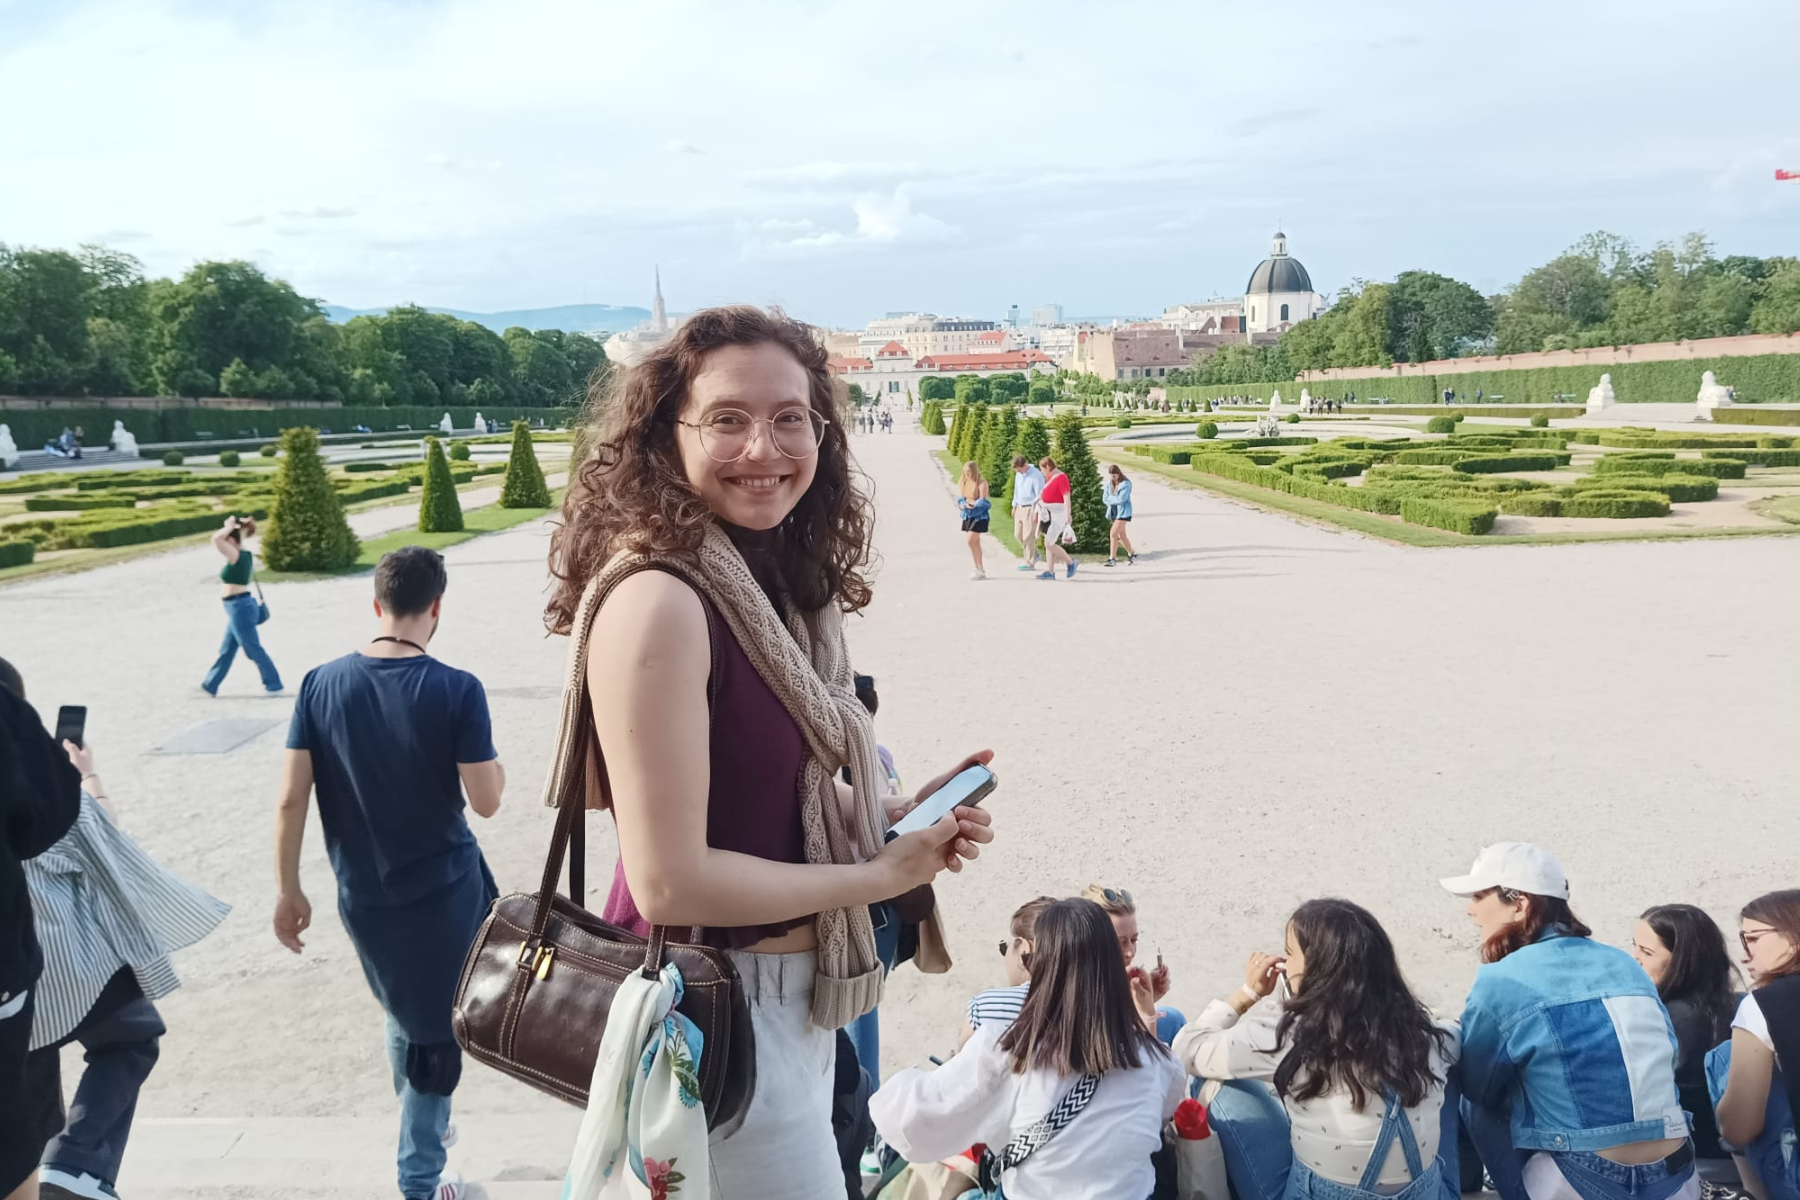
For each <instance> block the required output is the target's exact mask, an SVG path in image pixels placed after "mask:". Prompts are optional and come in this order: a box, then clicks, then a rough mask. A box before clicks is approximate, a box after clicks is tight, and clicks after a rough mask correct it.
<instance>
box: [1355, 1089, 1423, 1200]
mask: <svg viewBox="0 0 1800 1200" xmlns="http://www.w3.org/2000/svg"><path fill="white" fill-rule="evenodd" d="M1396 1136H1398V1137H1399V1139H1400V1152H1401V1153H1402V1154H1404V1155H1406V1171H1407V1175H1408V1177H1409V1181H1410V1180H1412V1179H1417V1178H1418V1177H1419V1176H1420V1175H1422V1174H1424V1172H1425V1164H1424V1162H1423V1161H1422V1160H1421V1159H1420V1158H1419V1139H1418V1138H1417V1137H1416V1136H1414V1134H1413V1127H1412V1122H1411V1121H1409V1120H1407V1119H1406V1110H1405V1109H1404V1108H1401V1107H1400V1097H1398V1096H1396V1095H1395V1094H1394V1093H1392V1092H1389V1093H1388V1095H1387V1110H1386V1111H1385V1112H1383V1113H1382V1115H1381V1132H1380V1133H1379V1134H1377V1135H1376V1138H1375V1149H1373V1150H1372V1151H1370V1152H1369V1165H1368V1166H1366V1167H1364V1168H1363V1174H1362V1182H1361V1183H1360V1184H1358V1185H1357V1186H1358V1187H1359V1188H1361V1190H1363V1191H1365V1192H1373V1191H1374V1190H1375V1189H1376V1187H1377V1186H1379V1185H1380V1183H1381V1170H1382V1168H1383V1167H1385V1166H1387V1158H1388V1151H1389V1150H1391V1149H1393V1146H1394V1138H1395V1137H1396Z"/></svg>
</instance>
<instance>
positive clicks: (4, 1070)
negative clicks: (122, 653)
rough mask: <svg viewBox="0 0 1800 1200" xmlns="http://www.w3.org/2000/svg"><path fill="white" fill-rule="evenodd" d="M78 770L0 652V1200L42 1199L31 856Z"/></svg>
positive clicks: (66, 810)
mask: <svg viewBox="0 0 1800 1200" xmlns="http://www.w3.org/2000/svg"><path fill="white" fill-rule="evenodd" d="M80 776H81V772H80V771H78V770H76V768H75V766H74V764H72V763H71V762H70V761H69V756H68V754H67V752H66V751H64V750H63V748H62V747H61V746H60V745H58V744H57V743H56V742H55V741H54V740H52V738H51V737H50V734H49V733H48V732H46V731H45V729H44V725H43V722H42V721H41V720H40V719H39V717H38V714H37V710H36V709H34V708H32V707H31V705H30V704H28V703H26V700H25V683H24V680H22V679H21V678H20V677H19V673H18V671H16V670H15V669H14V668H13V665H12V664H11V663H9V662H7V661H6V660H5V659H0V1200H37V1195H38V1179H37V1170H38V1158H39V1156H40V1155H41V1154H42V1153H43V1150H44V1142H45V1136H37V1133H38V1131H39V1129H40V1128H41V1126H40V1114H39V1113H38V1112H37V1111H36V1110H35V1107H34V1105H33V1104H32V1103H31V1098H30V1095H29V1091H28V1089H27V1087H26V1061H27V1056H28V1055H29V1053H30V1050H31V1030H32V1023H33V1020H34V1018H35V1016H36V1008H37V985H38V980H39V978H40V976H41V975H42V973H43V969H44V952H43V946H42V944H41V943H40V942H39V940H38V936H37V926H36V922H35V920H34V916H33V912H32V903H31V891H30V888H29V886H28V885H27V884H26V881H25V866H24V864H25V862H26V861H27V860H30V859H34V858H36V857H37V856H38V855H40V854H42V853H44V852H45V851H46V850H48V849H50V847H52V846H54V845H55V844H56V843H57V842H58V841H59V840H61V838H62V837H63V835H64V834H66V833H68V832H69V829H70V827H71V826H73V825H74V824H75V819H76V817H78V816H79V815H80V813H81V778H80ZM46 1136H47V1135H46Z"/></svg>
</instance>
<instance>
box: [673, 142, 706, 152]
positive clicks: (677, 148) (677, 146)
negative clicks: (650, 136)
mask: <svg viewBox="0 0 1800 1200" xmlns="http://www.w3.org/2000/svg"><path fill="white" fill-rule="evenodd" d="M663 149H665V150H667V151H668V152H669V153H670V154H705V153H706V151H704V150H702V149H701V148H700V147H698V146H696V145H694V143H692V142H683V141H671V142H664V143H663Z"/></svg>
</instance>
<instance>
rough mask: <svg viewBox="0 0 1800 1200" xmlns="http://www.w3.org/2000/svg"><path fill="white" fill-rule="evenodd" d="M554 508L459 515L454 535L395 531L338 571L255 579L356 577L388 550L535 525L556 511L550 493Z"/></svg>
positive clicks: (558, 499)
mask: <svg viewBox="0 0 1800 1200" xmlns="http://www.w3.org/2000/svg"><path fill="white" fill-rule="evenodd" d="M550 498H551V500H552V501H554V504H553V505H552V506H551V507H550V508H501V507H500V506H499V505H498V504H490V505H488V506H486V507H485V508H476V509H469V510H467V511H465V512H464V513H463V527H462V529H460V530H458V531H457V532H455V533H420V532H419V531H418V530H417V529H396V530H394V531H393V532H392V533H384V534H382V535H381V536H380V537H376V538H368V539H366V540H365V541H364V542H363V544H362V549H361V550H359V551H358V552H357V555H356V561H355V562H354V563H352V564H350V565H349V566H348V567H345V568H344V569H343V570H341V571H268V570H265V571H263V572H261V574H260V575H259V578H261V579H262V580H263V581H264V582H265V583H276V582H282V583H285V582H290V581H293V580H307V579H329V578H331V577H332V576H336V575H356V574H359V573H361V572H363V571H373V570H374V569H375V564H376V563H378V562H380V561H381V556H382V555H384V554H386V553H387V552H388V551H390V550H398V549H400V547H402V546H429V547H431V548H432V549H433V550H443V549H445V548H446V547H449V546H455V545H457V544H459V543H462V542H466V541H468V540H469V539H470V538H477V537H480V536H481V535H482V534H484V533H499V532H500V531H501V530H503V529H511V528H513V527H514V526H517V525H523V524H525V523H526V522H528V521H535V520H537V519H538V518H539V517H542V516H544V515H546V514H548V513H553V512H555V511H556V509H557V507H559V506H560V505H561V504H562V493H561V492H560V491H558V492H553V493H551V497H550Z"/></svg>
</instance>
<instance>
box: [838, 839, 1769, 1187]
mask: <svg viewBox="0 0 1800 1200" xmlns="http://www.w3.org/2000/svg"><path fill="white" fill-rule="evenodd" d="M1443 884H1444V886H1445V887H1446V888H1447V889H1448V890H1449V891H1451V892H1452V893H1454V894H1456V895H1458V896H1462V897H1465V898H1466V899H1467V902H1468V907H1467V912H1468V915H1469V917H1470V918H1471V919H1472V920H1473V922H1474V923H1475V925H1476V927H1477V930H1478V932H1479V934H1480V939H1481V941H1480V946H1481V949H1480V954H1481V962H1482V965H1481V966H1480V967H1479V968H1478V970H1477V972H1476V975H1475V981H1474V984H1473V986H1472V987H1471V989H1470V992H1469V996H1468V1000H1467V1002H1466V1004H1465V1006H1464V1008H1463V1011H1462V1014H1461V1018H1460V1020H1444V1019H1440V1018H1438V1017H1435V1016H1434V1015H1433V1014H1432V1012H1431V1010H1430V1009H1429V1008H1428V1007H1427V1006H1426V1005H1425V1004H1424V1003H1423V1002H1422V1001H1420V1000H1419V998H1418V997H1417V996H1416V995H1415V994H1414V993H1413V992H1412V990H1411V989H1410V987H1409V986H1408V985H1407V982H1406V979H1405V977H1404V974H1403V972H1402V971H1401V968H1400V965H1399V961H1398V958H1397V956H1396V954H1395V952H1394V947H1393V943H1392V941H1391V940H1390V939H1389V937H1388V935H1387V933H1386V932H1385V931H1384V930H1383V928H1382V926H1381V924H1380V922H1379V921H1377V920H1376V918H1375V917H1374V916H1373V915H1371V914H1370V913H1369V912H1368V911H1367V910H1365V909H1363V908H1361V907H1359V906H1358V905H1356V904H1353V903H1351V902H1350V901H1347V900H1340V899H1320V900H1311V901H1308V902H1306V903H1305V904H1302V905H1301V906H1300V907H1299V908H1298V909H1296V910H1295V911H1294V913H1293V914H1292V915H1291V916H1290V917H1289V919H1288V921H1287V923H1286V928H1285V931H1284V935H1283V937H1284V945H1283V949H1282V951H1281V953H1279V954H1275V953H1267V952H1257V953H1253V954H1251V955H1250V957H1249V960H1248V962H1247V964H1246V969H1245V977H1244V982H1243V984H1242V985H1241V986H1240V987H1239V988H1238V989H1237V990H1235V991H1234V992H1232V993H1231V994H1230V995H1228V996H1224V997H1220V998H1218V999H1215V1000H1213V1001H1211V1002H1210V1003H1209V1004H1207V1005H1206V1006H1205V1007H1204V1008H1203V1009H1201V1010H1200V1013H1199V1015H1198V1016H1197V1017H1196V1018H1195V1019H1193V1020H1192V1021H1188V1022H1186V1023H1185V1025H1181V1023H1180V1021H1179V1017H1178V1015H1177V1016H1176V1017H1175V1023H1176V1025H1177V1026H1178V1027H1179V1032H1177V1033H1175V1034H1174V1036H1173V1037H1172V1039H1171V1038H1169V1037H1166V1036H1165V1037H1159V1036H1158V1034H1159V1032H1161V1031H1162V1030H1159V1026H1162V1027H1163V1029H1164V1030H1166V1029H1167V1024H1168V1022H1167V1019H1166V1014H1169V1013H1172V1012H1173V1010H1169V1009H1166V1008H1165V1009H1161V1010H1159V1009H1157V1007H1156V1001H1157V1000H1158V999H1160V998H1161V996H1162V994H1163V993H1164V992H1166V991H1167V990H1168V985H1169V980H1168V972H1167V969H1166V968H1163V967H1161V965H1160V961H1159V963H1158V966H1157V968H1155V969H1153V970H1150V971H1145V970H1144V969H1142V968H1139V967H1136V966H1134V965H1133V959H1134V957H1135V950H1136V922H1135V912H1134V911H1132V912H1128V913H1127V914H1125V915H1126V916H1128V918H1129V925H1128V926H1121V925H1120V919H1121V914H1120V912H1119V908H1120V907H1121V904H1120V902H1121V900H1122V901H1123V905H1122V906H1123V907H1124V908H1126V909H1128V910H1129V909H1130V908H1131V900H1130V896H1129V893H1125V892H1123V891H1122V890H1118V889H1093V888H1091V889H1089V890H1088V892H1086V893H1084V895H1083V897H1082V898H1076V899H1069V900H1052V899H1050V898H1047V897H1040V898H1039V899H1036V900H1033V901H1031V902H1030V903H1028V904H1026V905H1024V906H1023V907H1022V908H1020V909H1019V911H1018V912H1017V913H1015V914H1014V917H1013V921H1012V925H1011V928H1010V930H1009V936H1008V938H1007V940H1006V941H1005V942H1003V943H1002V944H1001V952H1002V954H1003V955H1004V956H1005V959H1006V969H1007V980H1008V985H1009V986H1008V987H1006V988H1000V989H995V990H993V991H989V992H984V993H982V994H981V995H979V996H977V997H975V999H974V1000H973V1001H971V1003H970V1005H969V1009H968V1020H967V1025H966V1028H965V1029H964V1031H963V1037H964V1041H965V1044H964V1046H963V1048H962V1050H961V1051H960V1052H959V1053H958V1054H957V1055H956V1057H954V1058H953V1059H951V1060H950V1062H949V1063H948V1064H947V1065H946V1066H944V1067H943V1068H941V1069H939V1070H937V1071H933V1072H925V1071H918V1070H912V1071H905V1072H901V1073H900V1074H899V1075H897V1076H895V1077H894V1078H893V1079H891V1080H889V1081H888V1082H887V1083H886V1084H884V1085H883V1087H882V1088H881V1090H880V1091H879V1092H877V1093H876V1096H875V1098H874V1100H873V1102H872V1105H871V1111H872V1114H873V1116H874V1118H875V1122H876V1125H877V1128H878V1129H879V1130H880V1131H881V1134H882V1136H883V1137H884V1138H885V1139H886V1140H887V1142H888V1143H889V1144H890V1145H891V1146H893V1147H894V1148H895V1149H896V1150H898V1151H899V1152H900V1154H901V1155H902V1156H903V1157H905V1158H906V1159H908V1160H909V1161H912V1162H925V1161H934V1160H938V1159H944V1158H949V1157H950V1156H952V1155H954V1154H957V1153H958V1152H961V1151H964V1150H965V1149H966V1148H967V1147H968V1146H969V1145H970V1143H982V1144H985V1145H987V1146H988V1147H989V1149H990V1150H991V1151H993V1152H994V1153H995V1154H999V1153H1001V1148H1002V1147H1006V1148H1007V1149H1008V1158H1007V1159H1006V1160H1004V1161H1003V1162H1002V1164H1001V1165H1002V1167H1003V1168H1006V1167H1007V1164H1008V1163H1011V1162H1016V1165H1012V1166H1010V1168H1009V1169H1002V1170H1001V1172H1000V1183H1001V1185H1002V1190H1003V1191H1004V1194H1005V1195H1006V1196H1008V1197H1010V1198H1011V1200H1034V1198H1036V1197H1045V1198H1048V1197H1092V1198H1094V1200H1102V1198H1106V1200H1111V1198H1117V1200H1143V1198H1144V1197H1147V1196H1149V1195H1151V1188H1152V1186H1153V1184H1154V1182H1155V1173H1154V1169H1153V1167H1152V1162H1151V1156H1152V1154H1153V1153H1154V1152H1155V1151H1157V1150H1158V1148H1159V1147H1160V1146H1161V1143H1162V1137H1163V1127H1164V1125H1165V1123H1166V1122H1167V1121H1168V1119H1169V1118H1170V1116H1171V1115H1172V1113H1173V1111H1174V1109H1175V1107H1176V1105H1177V1104H1179V1103H1180V1101H1181V1100H1182V1099H1184V1098H1186V1097H1187V1096H1189V1095H1190V1092H1194V1093H1197V1094H1198V1096H1199V1098H1200V1099H1201V1100H1202V1101H1203V1102H1204V1103H1205V1104H1206V1105H1207V1107H1208V1116H1209V1118H1210V1123H1211V1127H1212V1129H1213V1130H1215V1131H1216V1133H1217V1135H1218V1138H1219V1144H1220V1148H1221V1151H1222V1153H1223V1155H1224V1160H1225V1165H1226V1168H1227V1172H1228V1175H1229V1179H1230V1183H1231V1189H1232V1192H1233V1193H1234V1195H1235V1197H1236V1200H1283V1198H1290V1197H1291V1198H1299V1197H1306V1198H1310V1200H1365V1198H1374V1197H1386V1198H1390V1200H1391V1198H1392V1197H1397V1196H1404V1197H1406V1200H1440V1198H1442V1200H1455V1197H1456V1196H1457V1195H1458V1194H1459V1193H1460V1192H1461V1191H1463V1190H1464V1189H1465V1187H1466V1188H1470V1189H1473V1188H1478V1187H1480V1186H1482V1184H1483V1182H1484V1180H1483V1175H1482V1168H1485V1171H1486V1176H1487V1180H1486V1181H1485V1182H1486V1186H1488V1187H1491V1188H1492V1189H1494V1190H1495V1191H1497V1192H1498V1193H1499V1195H1500V1196H1501V1198H1502V1200H1697V1198H1698V1197H1699V1196H1700V1195H1701V1194H1702V1187H1703V1183H1704V1184H1705V1185H1706V1186H1708V1187H1721V1186H1722V1187H1732V1188H1741V1189H1742V1190H1743V1191H1745V1192H1747V1193H1749V1194H1750V1195H1752V1196H1754V1197H1757V1200H1800V1158H1797V1156H1796V1153H1795V1133H1794V1121H1793V1112H1794V1099H1793V1095H1792V1091H1791V1084H1790V1083H1789V1081H1788V1080H1787V1077H1786V1076H1785V1075H1784V1074H1783V1073H1782V1070H1781V1067H1780V1063H1781V1062H1782V1061H1784V1060H1785V1061H1790V1062H1791V1061H1793V1058H1794V1056H1796V1055H1800V890H1795V891H1786V892H1774V893H1770V894H1769V895H1766V896H1762V897H1760V898H1758V899H1756V900H1754V901H1752V902H1751V903H1750V904H1748V905H1746V906H1745V907H1744V909H1743V912H1742V916H1741V922H1742V930H1741V933H1740V935H1739V937H1740V941H1741V943H1742V945H1743V948H1744V953H1745V964H1746V968H1747V971H1748V975H1749V981H1750V985H1751V988H1752V989H1753V990H1751V991H1750V992H1749V993H1748V994H1744V995H1740V989H1739V986H1738V983H1737V975H1736V971H1735V969H1734V967H1733V964H1732V962H1731V957H1730V955H1729V953H1728V952H1727V949H1726V945H1725V939H1724V936H1723V934H1722V933H1721V932H1720V931H1719V929H1718V927H1717V926H1716V925H1715V924H1714V923H1713V922H1712V920H1711V919H1710V918H1708V917H1707V916H1706V915H1705V913H1703V912H1701V911H1700V910H1699V909H1697V908H1694V907H1692V906H1690V905H1661V906H1658V907H1655V908H1652V909H1650V910H1649V911H1648V912H1646V913H1645V914H1644V916H1643V918H1642V919H1641V920H1640V921H1639V922H1638V925H1637V928H1636V930H1635V932H1634V936H1633V939H1632V952H1631V953H1630V954H1627V953H1626V952H1624V951H1622V950H1619V949H1616V948H1614V947H1612V946H1609V945H1606V944H1604V943H1601V942H1599V941H1596V940H1594V938H1593V936H1592V931H1591V930H1590V929H1589V928H1588V927H1587V926H1586V925H1585V924H1583V923H1582V922H1581V920H1580V919H1579V918H1578V917H1577V916H1576V915H1575V913H1574V911H1573V910H1572V908H1571V907H1570V904H1569V883H1568V879H1567V876H1566V875H1565V874H1564V872H1563V870H1562V867H1561V866H1560V864H1558V862H1557V860H1556V859H1555V858H1554V857H1553V856H1552V855H1551V854H1550V853H1549V852H1548V851H1546V850H1544V849H1543V848H1542V847H1539V846H1535V845H1531V844H1528V843H1502V844H1499V845H1496V846H1490V847H1488V848H1487V849H1486V850H1484V851H1482V853H1481V855H1480V857H1479V858H1477V860H1476V862H1475V864H1474V866H1473V867H1472V868H1471V870H1470V872H1469V873H1468V874H1467V875H1463V876H1459V877H1456V878H1452V879H1446V880H1444V881H1443ZM1127 928H1128V929H1129V932H1130V935H1131V936H1130V939H1129V949H1125V947H1126V943H1127V939H1126V937H1125V930H1126V929H1127ZM1122 950H1123V951H1124V952H1123V953H1121V951H1122ZM1634 958H1635V959H1636V961H1635V962H1634V961H1633V960H1634ZM1158 959H1159V960H1160V954H1159V955H1158ZM1159 989H1160V990H1159ZM1171 1042H1172V1044H1169V1043H1171ZM1087 1077H1093V1079H1094V1082H1093V1083H1092V1084H1088V1085H1087V1086H1088V1088H1091V1097H1089V1098H1087V1099H1086V1100H1085V1103H1084V1104H1075V1105H1074V1107H1075V1109H1076V1112H1075V1115H1074V1116H1073V1117H1072V1118H1070V1119H1068V1120H1067V1123H1066V1125H1064V1126H1063V1127H1062V1128H1060V1129H1059V1130H1058V1131H1057V1132H1055V1133H1054V1134H1052V1135H1051V1136H1050V1137H1049V1138H1048V1139H1044V1138H1042V1137H1041V1134H1042V1133H1043V1129H1042V1127H1041V1126H1040V1122H1041V1121H1042V1120H1043V1119H1044V1118H1045V1117H1046V1115H1047V1114H1049V1113H1051V1112H1052V1110H1053V1109H1055V1108H1057V1107H1058V1105H1059V1103H1060V1104H1061V1105H1062V1107H1063V1108H1064V1109H1065V1110H1066V1109H1067V1108H1069V1107H1070V1106H1071V1102H1072V1101H1076V1100H1080V1099H1081V1097H1082V1094H1083V1091H1084V1088H1083V1085H1084V1084H1085V1083H1086V1081H1087ZM1034 1126H1040V1127H1039V1128H1038V1130H1037V1131H1036V1132H1037V1135H1040V1136H1037V1137H1036V1138H1035V1140H1036V1142H1037V1143H1038V1144H1037V1148H1036V1150H1035V1152H1034V1153H1032V1154H1030V1155H1028V1156H1026V1157H1024V1158H1023V1159H1022V1160H1018V1159H1017V1156H1016V1155H1014V1154H1012V1153H1011V1152H1012V1151H1014V1150H1016V1148H1017V1146H1018V1145H1019V1144H1020V1143H1019V1141H1018V1139H1020V1137H1021V1135H1023V1134H1025V1133H1026V1132H1027V1131H1028V1130H1032V1129H1033V1127H1034ZM1027 1140H1032V1139H1027ZM1221 1200H1223V1198H1221Z"/></svg>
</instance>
